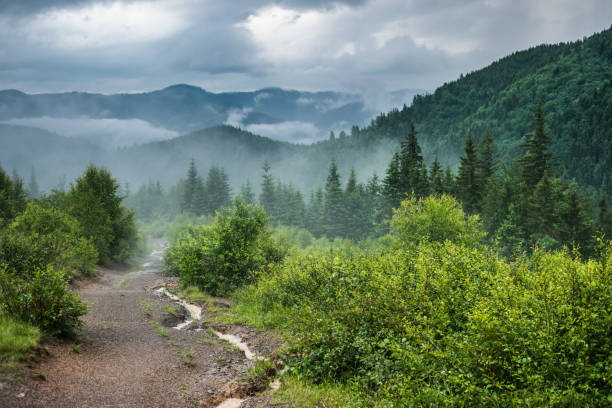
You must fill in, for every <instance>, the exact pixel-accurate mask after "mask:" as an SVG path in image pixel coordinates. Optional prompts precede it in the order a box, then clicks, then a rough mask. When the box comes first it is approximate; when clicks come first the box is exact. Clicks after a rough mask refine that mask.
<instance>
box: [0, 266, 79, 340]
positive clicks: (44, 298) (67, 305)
mask: <svg viewBox="0 0 612 408" xmlns="http://www.w3.org/2000/svg"><path fill="white" fill-rule="evenodd" d="M0 313H2V314H6V315H8V316H11V317H15V318H18V319H20V320H22V321H25V322H28V323H31V324H33V325H35V326H38V327H40V328H41V329H42V330H44V331H45V332H47V333H50V334H62V335H72V334H73V333H74V330H75V329H76V328H79V327H81V325H82V322H81V320H80V317H81V316H82V315H84V314H85V313H87V306H86V305H85V304H83V302H82V301H81V300H80V299H79V297H78V295H77V294H76V293H73V292H71V291H70V290H69V289H68V283H67V280H66V277H65V275H64V272H63V271H62V270H60V269H55V268H54V267H52V266H47V267H44V268H40V267H35V268H33V269H29V270H27V271H18V270H16V269H14V268H10V267H7V266H6V265H0Z"/></svg>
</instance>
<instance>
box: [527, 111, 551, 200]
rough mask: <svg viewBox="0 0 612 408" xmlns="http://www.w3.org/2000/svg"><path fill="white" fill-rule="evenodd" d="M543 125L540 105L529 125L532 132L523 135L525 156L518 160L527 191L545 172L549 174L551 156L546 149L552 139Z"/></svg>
mask: <svg viewBox="0 0 612 408" xmlns="http://www.w3.org/2000/svg"><path fill="white" fill-rule="evenodd" d="M545 125H546V120H545V119H544V114H543V113H542V104H541V103H540V104H538V107H537V109H536V113H535V118H534V120H533V122H532V123H531V128H532V129H533V132H532V133H528V134H527V135H525V138H526V141H525V143H523V144H522V145H521V147H522V148H523V149H525V155H524V156H523V157H521V158H520V159H519V163H520V164H521V165H522V166H523V182H524V183H525V187H526V188H527V189H531V188H533V187H535V185H536V184H538V182H539V181H540V179H541V178H542V176H543V175H544V172H545V171H548V173H549V174H550V159H551V158H552V154H551V153H550V152H549V151H548V147H549V145H550V142H551V140H552V139H551V137H550V135H549V134H548V132H546V129H545Z"/></svg>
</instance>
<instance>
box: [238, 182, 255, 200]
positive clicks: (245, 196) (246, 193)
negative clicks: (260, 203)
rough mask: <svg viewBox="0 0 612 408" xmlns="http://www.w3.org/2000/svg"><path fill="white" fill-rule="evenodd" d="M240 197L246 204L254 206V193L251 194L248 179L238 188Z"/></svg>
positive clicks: (251, 190)
mask: <svg viewBox="0 0 612 408" xmlns="http://www.w3.org/2000/svg"><path fill="white" fill-rule="evenodd" d="M240 197H242V200H243V201H244V202H245V203H247V204H251V205H253V204H255V193H254V192H253V187H252V186H251V180H250V179H247V181H246V182H245V183H244V184H243V185H242V186H241V187H240Z"/></svg>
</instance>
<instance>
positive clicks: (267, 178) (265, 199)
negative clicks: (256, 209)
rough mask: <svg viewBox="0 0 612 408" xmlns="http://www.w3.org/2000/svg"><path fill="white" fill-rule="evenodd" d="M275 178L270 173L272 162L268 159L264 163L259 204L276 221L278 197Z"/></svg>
mask: <svg viewBox="0 0 612 408" xmlns="http://www.w3.org/2000/svg"><path fill="white" fill-rule="evenodd" d="M274 193H275V188H274V179H273V178H272V174H271V173H270V163H269V162H268V161H267V160H266V161H265V162H264V164H263V174H262V176H261V194H260V195H259V204H261V205H262V206H263V208H264V210H266V213H267V214H268V216H269V217H270V218H271V219H272V220H274V221H275V218H276V197H275V194H274Z"/></svg>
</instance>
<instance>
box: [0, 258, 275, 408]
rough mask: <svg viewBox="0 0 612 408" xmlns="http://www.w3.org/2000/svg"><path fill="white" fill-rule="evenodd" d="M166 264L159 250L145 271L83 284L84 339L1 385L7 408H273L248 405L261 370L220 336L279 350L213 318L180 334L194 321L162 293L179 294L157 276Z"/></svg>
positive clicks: (54, 350) (53, 346) (60, 346)
mask: <svg viewBox="0 0 612 408" xmlns="http://www.w3.org/2000/svg"><path fill="white" fill-rule="evenodd" d="M159 259H160V252H159V251H157V252H156V253H154V254H153V255H152V256H151V257H150V258H149V259H147V260H145V262H144V268H143V269H142V270H140V271H135V272H128V271H120V270H111V269H103V268H101V269H99V270H98V276H97V278H96V279H94V280H91V281H82V282H80V283H79V284H78V291H79V293H80V294H81V297H82V298H83V300H84V301H85V302H86V303H87V304H89V305H90V312H89V313H88V314H87V315H86V316H85V317H84V321H85V326H84V327H83V329H82V331H81V333H80V336H79V340H78V341H76V342H74V343H71V342H61V341H53V342H51V343H48V344H47V345H46V348H47V350H48V353H41V355H40V356H39V357H38V358H36V359H35V360H34V362H33V363H32V364H31V366H30V367H29V368H26V369H25V374H24V378H23V381H20V382H14V383H0V407H44V408H54V407H96V408H98V407H186V406H187V407H188V406H204V407H216V406H218V405H219V404H221V403H223V402H224V401H225V400H226V399H228V398H241V399H244V401H242V402H240V403H239V404H240V405H236V406H242V407H268V406H273V405H270V404H269V402H268V400H269V397H267V396H258V397H257V396H252V397H248V396H247V394H249V393H250V394H252V393H254V391H255V390H253V387H252V386H251V385H249V384H248V382H247V381H246V377H247V371H248V368H249V367H250V366H252V365H253V364H254V362H253V361H250V360H248V359H247V358H246V357H245V353H244V352H243V351H241V350H239V349H237V348H236V347H233V346H232V345H230V344H229V343H227V342H226V341H222V340H220V339H219V338H218V337H217V336H216V335H215V334H214V331H220V332H222V333H228V334H236V335H239V336H240V338H241V339H243V341H245V342H246V343H248V344H249V347H250V348H251V349H252V350H253V351H255V352H256V353H257V354H258V355H266V354H270V353H271V352H273V349H274V347H276V346H277V345H278V341H275V340H274V339H273V338H272V337H270V336H269V335H266V334H261V333H256V332H255V331H253V330H251V329H249V328H245V327H242V326H235V325H233V326H220V325H218V324H214V323H212V322H211V321H210V320H209V319H207V318H206V309H204V310H203V314H204V319H203V321H204V322H203V323H201V324H196V323H194V324H191V325H189V326H188V327H186V328H184V329H181V330H178V329H176V328H174V326H176V325H177V324H179V323H181V322H182V321H184V320H185V319H186V318H187V317H189V316H188V313H187V312H186V310H185V309H184V308H182V307H180V306H179V305H178V304H177V303H176V302H174V301H173V300H171V299H170V298H168V297H166V296H163V295H162V294H160V293H159V292H158V291H156V290H155V289H157V288H159V287H163V286H166V285H169V286H170V287H172V285H173V281H172V279H171V278H164V277H161V276H160V275H159ZM225 303H227V302H226V301H225V300H223V299H218V300H216V301H215V304H217V305H218V306H219V307H223V305H224V304H225ZM198 329H199V330H198Z"/></svg>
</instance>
